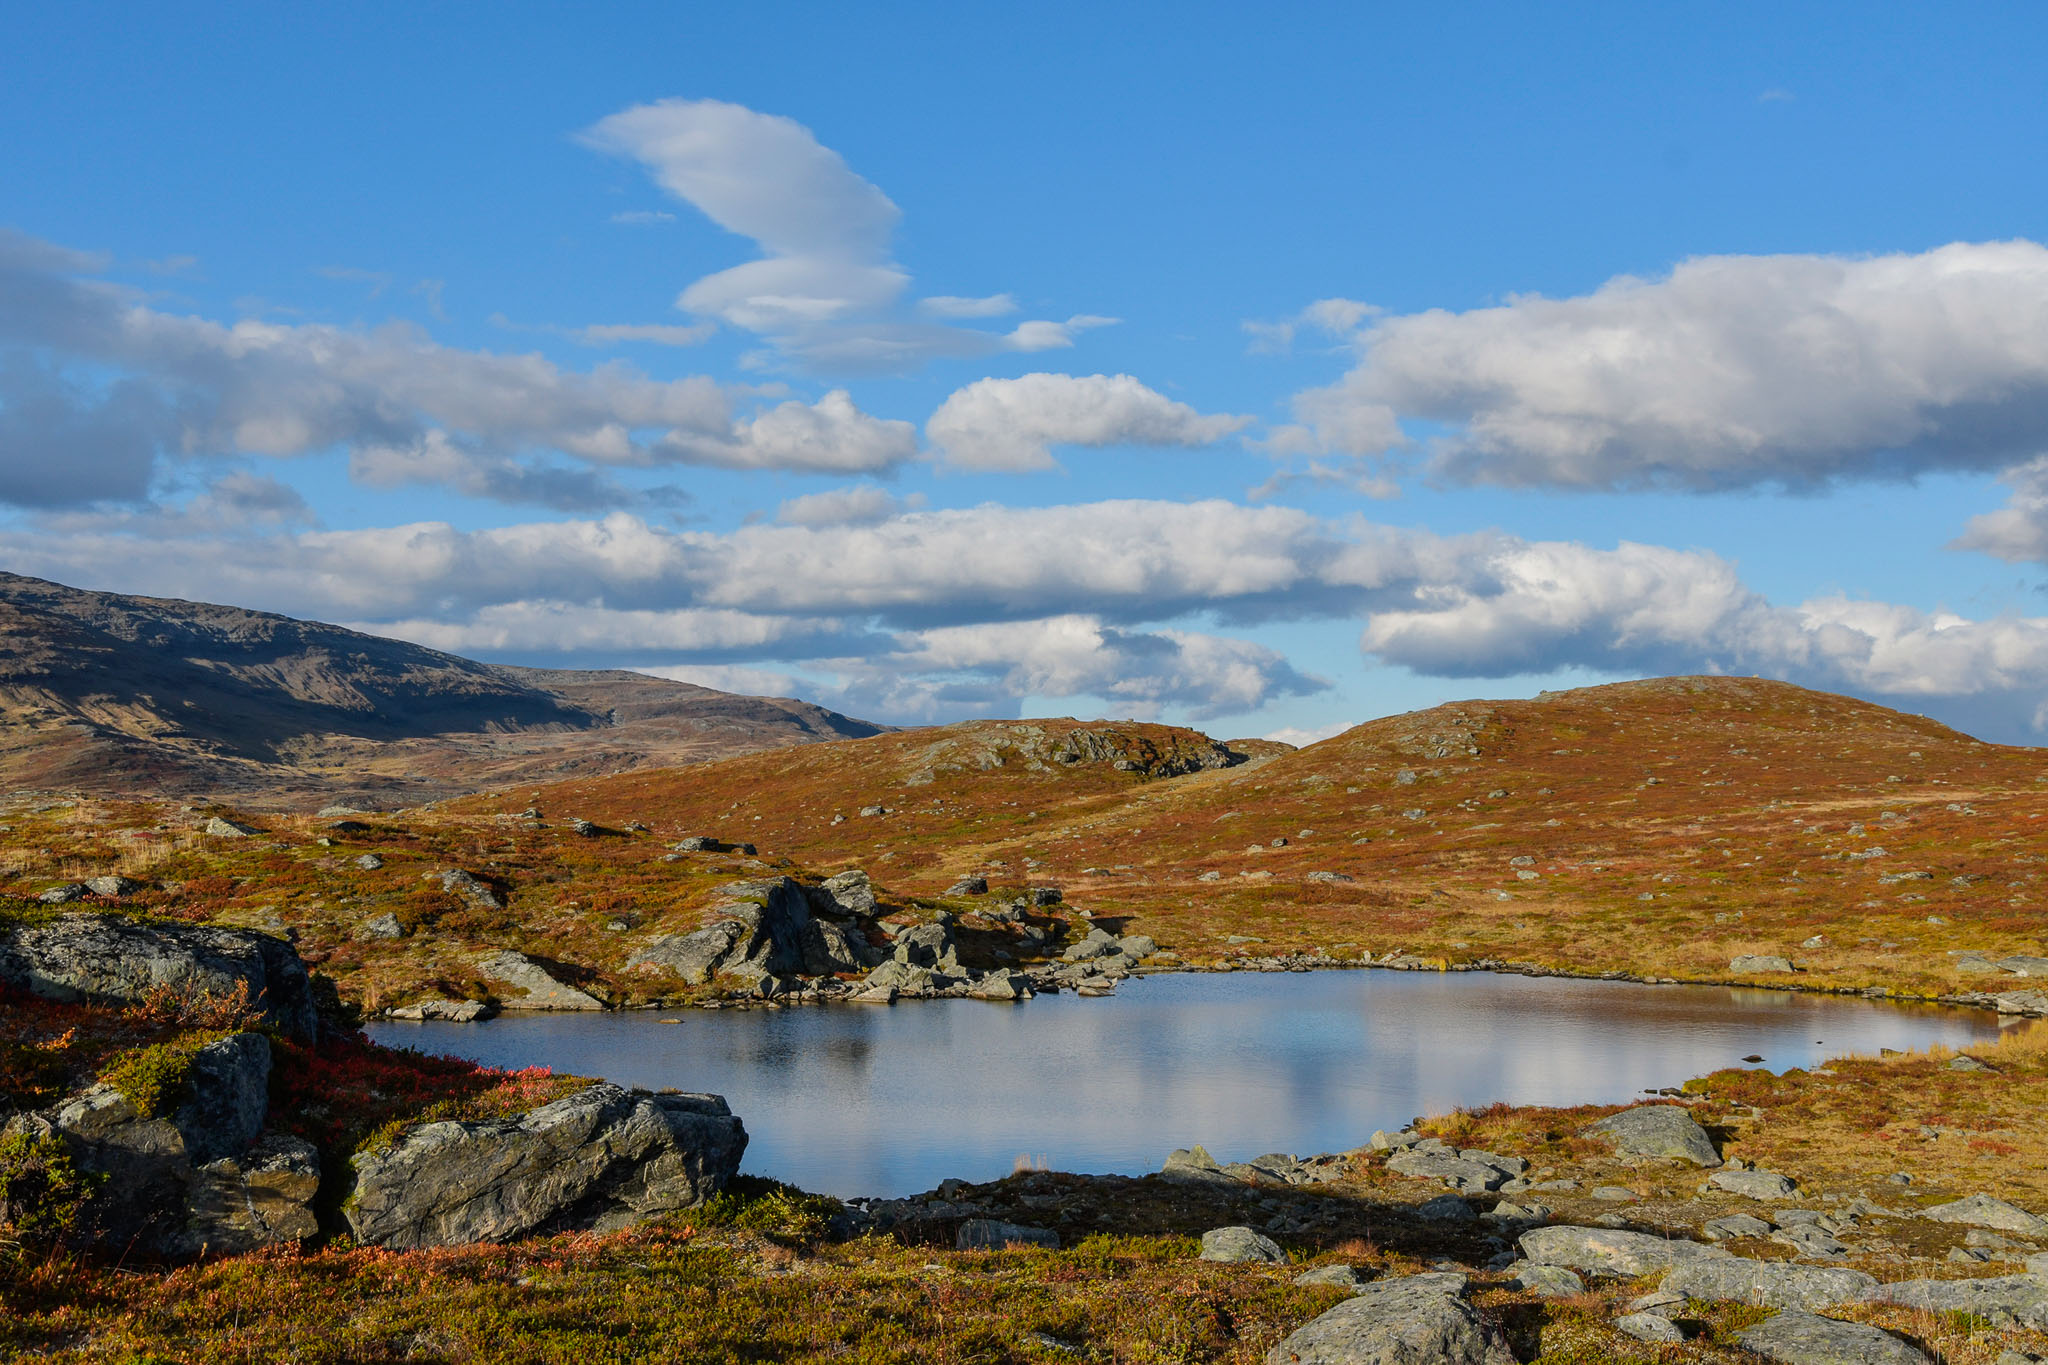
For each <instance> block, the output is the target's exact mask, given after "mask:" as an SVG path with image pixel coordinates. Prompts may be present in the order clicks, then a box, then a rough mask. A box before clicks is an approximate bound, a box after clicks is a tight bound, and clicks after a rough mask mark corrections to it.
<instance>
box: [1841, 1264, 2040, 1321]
mask: <svg viewBox="0 0 2048 1365" xmlns="http://www.w3.org/2000/svg"><path fill="white" fill-rule="evenodd" d="M1838 1273H1839V1272H1838ZM1871 1297H1873V1298H1876V1299H1881V1300H1883V1301H1884V1302H1886V1303H1897V1304H1904V1305H1905V1306H1906V1307H1908V1308H1918V1309H1922V1310H1923V1311H1925V1312H1929V1313H1974V1314H1975V1315H1977V1316H1978V1317H1980V1318H1986V1319H1988V1320H1990V1321H1991V1322H1994V1323H1997V1324H1999V1325H2001V1326H2010V1325H2011V1324H2013V1323H2016V1322H2017V1323H2021V1324H2024V1325H2025V1326H2028V1327H2037V1328H2048V1284H2044V1283H2043V1282H2042V1281H2041V1280H2039V1279H2037V1278H2035V1277H2034V1276H2032V1275H1997V1276H1993V1277H1991V1278H1989V1279H1982V1280H1901V1281H1899V1282H1898V1283H1896V1284H1888V1285H1884V1286H1883V1287H1881V1288H1879V1289H1878V1290H1877V1292H1876V1293H1875V1294H1873V1295H1872V1296H1871Z"/></svg>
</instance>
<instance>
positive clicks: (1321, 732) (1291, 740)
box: [1259, 720, 1355, 749]
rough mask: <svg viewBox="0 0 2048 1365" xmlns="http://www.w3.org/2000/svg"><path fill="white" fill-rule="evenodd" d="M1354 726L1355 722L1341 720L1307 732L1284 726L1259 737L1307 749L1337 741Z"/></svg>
mask: <svg viewBox="0 0 2048 1365" xmlns="http://www.w3.org/2000/svg"><path fill="white" fill-rule="evenodd" d="M1354 724H1355V722H1352V721H1348V720H1340V721H1337V722H1336V723H1335V724H1332V725H1318V726H1316V727H1314V728H1313V729H1306V730H1305V729H1303V728H1302V727H1301V726H1299V725H1283V726H1281V727H1280V728H1279V729H1277V730H1272V731H1269V732H1267V733H1266V734H1263V735H1261V736H1259V738H1261V739H1270V740H1272V741H1273V742H1274V743H1276V744H1292V745H1293V746H1294V747H1295V748H1297V749H1306V748H1307V747H1308V746H1309V745H1311V744H1320V743H1322V742H1323V741H1324V740H1326V739H1335V738H1336V737H1337V736H1338V735H1341V734H1343V733H1344V732H1345V731H1346V730H1349V729H1352V728H1353V726H1354Z"/></svg>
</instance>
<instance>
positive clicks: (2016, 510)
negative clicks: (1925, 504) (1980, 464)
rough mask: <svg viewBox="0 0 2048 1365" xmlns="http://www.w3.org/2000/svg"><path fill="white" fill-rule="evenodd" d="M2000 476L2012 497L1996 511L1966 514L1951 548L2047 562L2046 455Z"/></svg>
mask: <svg viewBox="0 0 2048 1365" xmlns="http://www.w3.org/2000/svg"><path fill="white" fill-rule="evenodd" d="M2001 477H2002V478H2003V479H2004V480H2005V482H2006V483H2007V484H2008V485H2010V486H2011V488H2012V497H2011V498H2010V499H2008V500H2007V502H2006V505H2005V506H2004V507H2001V508H1999V509H1998V510H1997V511H1996V512H1986V513H1984V514H1983V515H1982V516H1976V517H1972V518H1970V522H1969V525H1967V526H1965V527H1964V528H1963V534H1962V535H1961V536H1960V537H1958V538H1957V540H1956V541H1955V544H1954V545H1953V546H1952V548H1954V549H1958V550H1981V551H1983V552H1984V553H1985V554H1988V555H1995V556H1997V557H1998V558H2000V559H2004V560H2010V561H2012V562H2014V563H2025V562H2029V561H2031V562H2033V563H2036V564H2048V455H2043V456H2040V457H2039V458H2036V459H2033V460H2029V461H2027V462H2026V463H2025V464H2022V465H2017V466H2015V467H2013V468H2011V469H2008V470H2006V471H2005V473H2004V474H2003V475H2002V476H2001Z"/></svg>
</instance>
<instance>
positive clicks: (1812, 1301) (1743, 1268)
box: [1663, 1256, 1877, 1312]
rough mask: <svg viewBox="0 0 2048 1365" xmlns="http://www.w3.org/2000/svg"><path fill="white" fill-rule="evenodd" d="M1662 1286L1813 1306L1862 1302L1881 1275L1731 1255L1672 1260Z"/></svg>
mask: <svg viewBox="0 0 2048 1365" xmlns="http://www.w3.org/2000/svg"><path fill="white" fill-rule="evenodd" d="M1663 1288H1665V1289H1668V1290H1670V1291H1671V1292H1672V1293H1674V1294H1683V1295H1685V1296H1686V1297H1687V1298H1691V1299H1708V1300H1718V1301H1721V1302H1727V1301H1731V1300H1732V1301H1734V1302H1738V1303H1757V1304H1762V1305H1763V1306H1764V1307H1766V1308H1800V1309H1805V1310H1807V1311H1809V1312H1811V1311H1814V1310H1816V1309H1821V1308H1832V1307H1833V1306H1834V1305H1836V1304H1838V1303H1860V1302H1862V1301H1863V1300H1864V1299H1867V1298H1869V1297H1870V1296H1871V1295H1872V1294H1873V1293H1874V1292H1875V1291H1876V1290H1877V1280H1876V1279H1875V1278H1873V1277H1872V1276H1869V1275H1866V1274H1864V1273H1863V1272H1862V1271H1860V1270H1845V1269H1840V1268H1837V1267H1834V1266H1820V1265H1800V1264H1798V1263H1797V1262H1794V1261H1749V1260H1744V1259H1742V1258H1741V1257H1738V1256H1729V1257H1726V1258H1720V1257H1708V1258H1706V1259H1703V1260H1692V1261H1687V1262H1685V1263H1684V1264H1682V1265H1678V1266H1674V1267H1672V1270H1671V1273H1670V1274H1669V1275H1666V1276H1665V1277H1664V1283H1663Z"/></svg>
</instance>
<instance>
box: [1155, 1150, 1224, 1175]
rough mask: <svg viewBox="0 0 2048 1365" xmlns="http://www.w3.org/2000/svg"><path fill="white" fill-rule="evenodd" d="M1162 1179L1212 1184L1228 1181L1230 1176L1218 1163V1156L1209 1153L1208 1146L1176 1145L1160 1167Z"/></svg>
mask: <svg viewBox="0 0 2048 1365" xmlns="http://www.w3.org/2000/svg"><path fill="white" fill-rule="evenodd" d="M1159 1176H1160V1179H1162V1180H1184V1181H1199V1182H1206V1183H1212V1184H1220V1183H1227V1182H1228V1181H1229V1180H1230V1177H1229V1176H1228V1175H1226V1174H1224V1172H1223V1168H1222V1167H1221V1166H1218V1165H1217V1164H1216V1158H1214V1157H1212V1156H1210V1155H1209V1149H1208V1148H1207V1147H1202V1146H1195V1147H1176V1148H1175V1149H1174V1150H1173V1151H1172V1152H1170V1153H1168V1154H1167V1158H1166V1164H1165V1165H1164V1166H1161V1167H1160V1168H1159Z"/></svg>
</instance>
